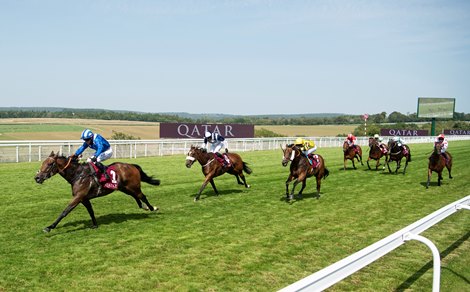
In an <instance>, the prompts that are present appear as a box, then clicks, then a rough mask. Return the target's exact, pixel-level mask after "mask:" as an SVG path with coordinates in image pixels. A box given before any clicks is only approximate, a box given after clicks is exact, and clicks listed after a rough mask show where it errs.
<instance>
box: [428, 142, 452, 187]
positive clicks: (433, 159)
mask: <svg viewBox="0 0 470 292" xmlns="http://www.w3.org/2000/svg"><path fill="white" fill-rule="evenodd" d="M441 147H442V146H441V144H436V146H434V151H433V152H432V154H431V156H429V163H428V182H427V183H426V188H429V183H430V181H431V174H432V172H433V171H434V172H436V173H437V185H438V186H440V185H441V179H442V170H443V169H444V167H447V171H449V178H450V179H451V178H452V175H451V170H452V155H450V153H449V152H447V151H446V154H447V156H448V157H449V159H448V160H446V159H445V158H444V156H443V155H442V154H441Z"/></svg>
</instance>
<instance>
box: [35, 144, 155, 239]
mask: <svg viewBox="0 0 470 292" xmlns="http://www.w3.org/2000/svg"><path fill="white" fill-rule="evenodd" d="M109 167H110V168H112V169H113V171H114V172H115V173H114V174H115V175H116V178H117V183H118V190H120V191H121V192H123V193H125V194H127V195H130V196H132V197H133V198H134V199H135V201H136V202H137V205H138V206H139V208H143V207H142V202H144V203H145V205H146V208H144V209H147V208H148V210H150V211H156V210H158V208H157V207H154V206H152V205H151V204H150V203H149V201H148V200H147V197H146V196H145V195H144V194H143V193H142V190H141V189H140V182H141V181H143V182H146V183H148V184H151V185H159V184H160V180H158V179H154V178H152V177H150V176H148V175H147V174H145V172H143V170H142V168H141V167H140V166H138V165H136V164H127V163H120V162H115V163H112V164H111V165H109ZM57 173H59V174H60V175H61V176H62V177H63V178H64V179H65V180H66V181H67V182H68V183H69V184H71V185H72V196H73V198H72V200H71V201H70V203H69V204H68V206H67V207H66V208H65V210H64V211H63V212H62V213H61V214H60V215H59V217H58V218H57V219H56V220H55V221H54V223H52V224H51V225H49V226H47V227H46V228H44V232H50V231H51V230H52V229H54V228H55V227H56V226H57V224H58V223H59V222H60V221H61V220H62V219H63V218H64V217H65V216H67V214H69V213H70V212H71V211H72V210H73V209H74V208H75V207H76V206H77V205H78V204H79V203H82V204H83V205H84V206H85V207H86V209H87V211H88V214H89V215H90V217H91V221H92V224H93V225H92V226H91V227H92V228H97V227H98V224H97V222H96V218H95V215H94V212H93V207H92V205H91V202H90V200H91V199H94V198H97V197H102V196H106V195H108V194H110V193H112V192H114V190H113V189H108V188H103V187H102V186H101V185H100V183H99V182H98V181H97V179H96V177H95V174H94V171H93V170H92V168H91V166H90V165H89V164H88V163H84V164H81V163H79V162H78V160H77V159H76V158H74V157H73V156H70V157H68V158H67V157H64V156H59V155H58V154H54V152H51V154H50V155H49V157H47V158H46V159H45V160H44V161H43V162H42V165H41V168H40V169H39V171H38V173H37V174H36V176H35V177H34V180H35V181H36V182H37V183H39V184H42V183H43V182H44V181H45V180H46V179H48V178H50V177H52V176H54V175H55V174H57Z"/></svg>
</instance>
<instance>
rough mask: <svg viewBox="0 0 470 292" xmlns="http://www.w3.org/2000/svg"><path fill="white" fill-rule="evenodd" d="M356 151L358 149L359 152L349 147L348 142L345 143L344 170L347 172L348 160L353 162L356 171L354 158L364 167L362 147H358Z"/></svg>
mask: <svg viewBox="0 0 470 292" xmlns="http://www.w3.org/2000/svg"><path fill="white" fill-rule="evenodd" d="M356 149H357V152H356V150H354V148H353V147H349V144H348V142H346V141H344V143H343V153H344V170H346V160H348V159H349V160H351V161H352V165H353V167H354V169H356V165H355V164H354V158H356V159H357V161H358V162H360V163H361V165H364V163H362V149H361V146H359V145H356Z"/></svg>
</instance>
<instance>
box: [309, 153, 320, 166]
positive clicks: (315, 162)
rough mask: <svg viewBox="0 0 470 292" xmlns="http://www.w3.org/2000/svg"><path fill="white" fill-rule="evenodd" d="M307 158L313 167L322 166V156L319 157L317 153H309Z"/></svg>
mask: <svg viewBox="0 0 470 292" xmlns="http://www.w3.org/2000/svg"><path fill="white" fill-rule="evenodd" d="M307 158H308V162H309V163H310V166H311V167H312V169H315V168H318V167H319V166H320V158H318V155H317V154H314V155H312V154H309V155H308V157H307Z"/></svg>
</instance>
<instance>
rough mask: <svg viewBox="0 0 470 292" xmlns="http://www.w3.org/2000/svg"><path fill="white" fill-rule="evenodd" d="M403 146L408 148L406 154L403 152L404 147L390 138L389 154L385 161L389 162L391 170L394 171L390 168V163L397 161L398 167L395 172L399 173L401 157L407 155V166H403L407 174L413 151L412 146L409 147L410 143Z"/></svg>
mask: <svg viewBox="0 0 470 292" xmlns="http://www.w3.org/2000/svg"><path fill="white" fill-rule="evenodd" d="M403 146H404V147H405V148H406V150H407V153H406V154H405V153H404V152H403V150H402V148H401V147H400V146H398V143H397V142H395V141H393V140H392V139H390V140H389V141H388V149H389V155H388V157H387V158H386V159H385V163H386V164H387V167H388V171H389V172H392V170H391V169H390V165H389V162H390V161H396V162H397V168H396V169H395V173H397V172H398V169H399V168H400V166H401V159H402V158H403V157H405V158H406V161H405V168H403V174H405V171H406V167H407V166H408V162H410V161H411V151H410V147H408V145H403Z"/></svg>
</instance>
